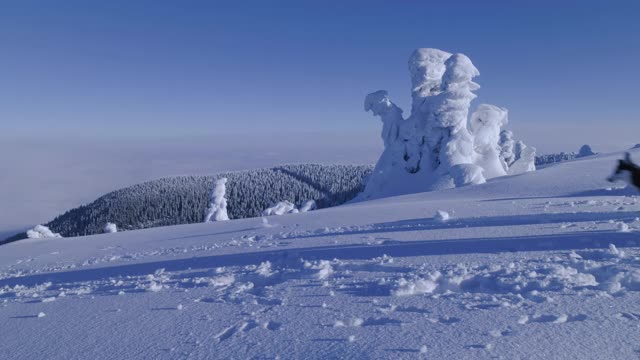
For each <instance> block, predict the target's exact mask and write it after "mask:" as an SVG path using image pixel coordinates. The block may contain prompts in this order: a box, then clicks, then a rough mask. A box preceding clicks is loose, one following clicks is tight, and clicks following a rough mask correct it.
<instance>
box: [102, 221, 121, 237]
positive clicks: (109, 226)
mask: <svg viewBox="0 0 640 360" xmlns="http://www.w3.org/2000/svg"><path fill="white" fill-rule="evenodd" d="M103 232H104V233H105V234H111V233H117V232H118V227H117V226H116V224H114V223H110V222H108V223H106V224H105V225H104V229H103Z"/></svg>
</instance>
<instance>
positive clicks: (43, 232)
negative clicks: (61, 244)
mask: <svg viewBox="0 0 640 360" xmlns="http://www.w3.org/2000/svg"><path fill="white" fill-rule="evenodd" d="M27 237H28V238H29V239H53V238H61V237H62V235H60V234H58V233H54V232H53V231H51V229H49V228H48V227H46V226H44V225H36V226H35V227H34V228H33V229H31V230H28V231H27Z"/></svg>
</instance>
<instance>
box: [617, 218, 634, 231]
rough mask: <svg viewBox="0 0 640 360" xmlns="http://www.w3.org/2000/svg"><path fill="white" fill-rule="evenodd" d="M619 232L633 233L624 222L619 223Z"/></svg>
mask: <svg viewBox="0 0 640 360" xmlns="http://www.w3.org/2000/svg"><path fill="white" fill-rule="evenodd" d="M618 231H619V232H623V233H627V232H631V228H629V224H627V223H625V222H624V221H620V222H618Z"/></svg>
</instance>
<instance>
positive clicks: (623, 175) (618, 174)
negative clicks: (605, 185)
mask: <svg viewBox="0 0 640 360" xmlns="http://www.w3.org/2000/svg"><path fill="white" fill-rule="evenodd" d="M607 180H609V181H610V182H614V181H624V182H626V183H627V184H629V185H633V186H635V187H636V189H638V190H640V166H638V165H636V164H634V163H633V161H632V160H631V155H630V154H629V153H626V154H625V155H624V159H622V160H619V161H618V166H617V167H616V169H615V170H614V171H613V174H611V176H609V178H607Z"/></svg>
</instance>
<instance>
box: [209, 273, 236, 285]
mask: <svg viewBox="0 0 640 360" xmlns="http://www.w3.org/2000/svg"><path fill="white" fill-rule="evenodd" d="M235 281H236V279H235V277H234V276H233V275H222V276H216V277H214V278H212V279H211V280H210V281H209V283H210V284H211V285H212V286H215V287H223V286H230V285H232V284H233V283H234V282H235Z"/></svg>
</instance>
